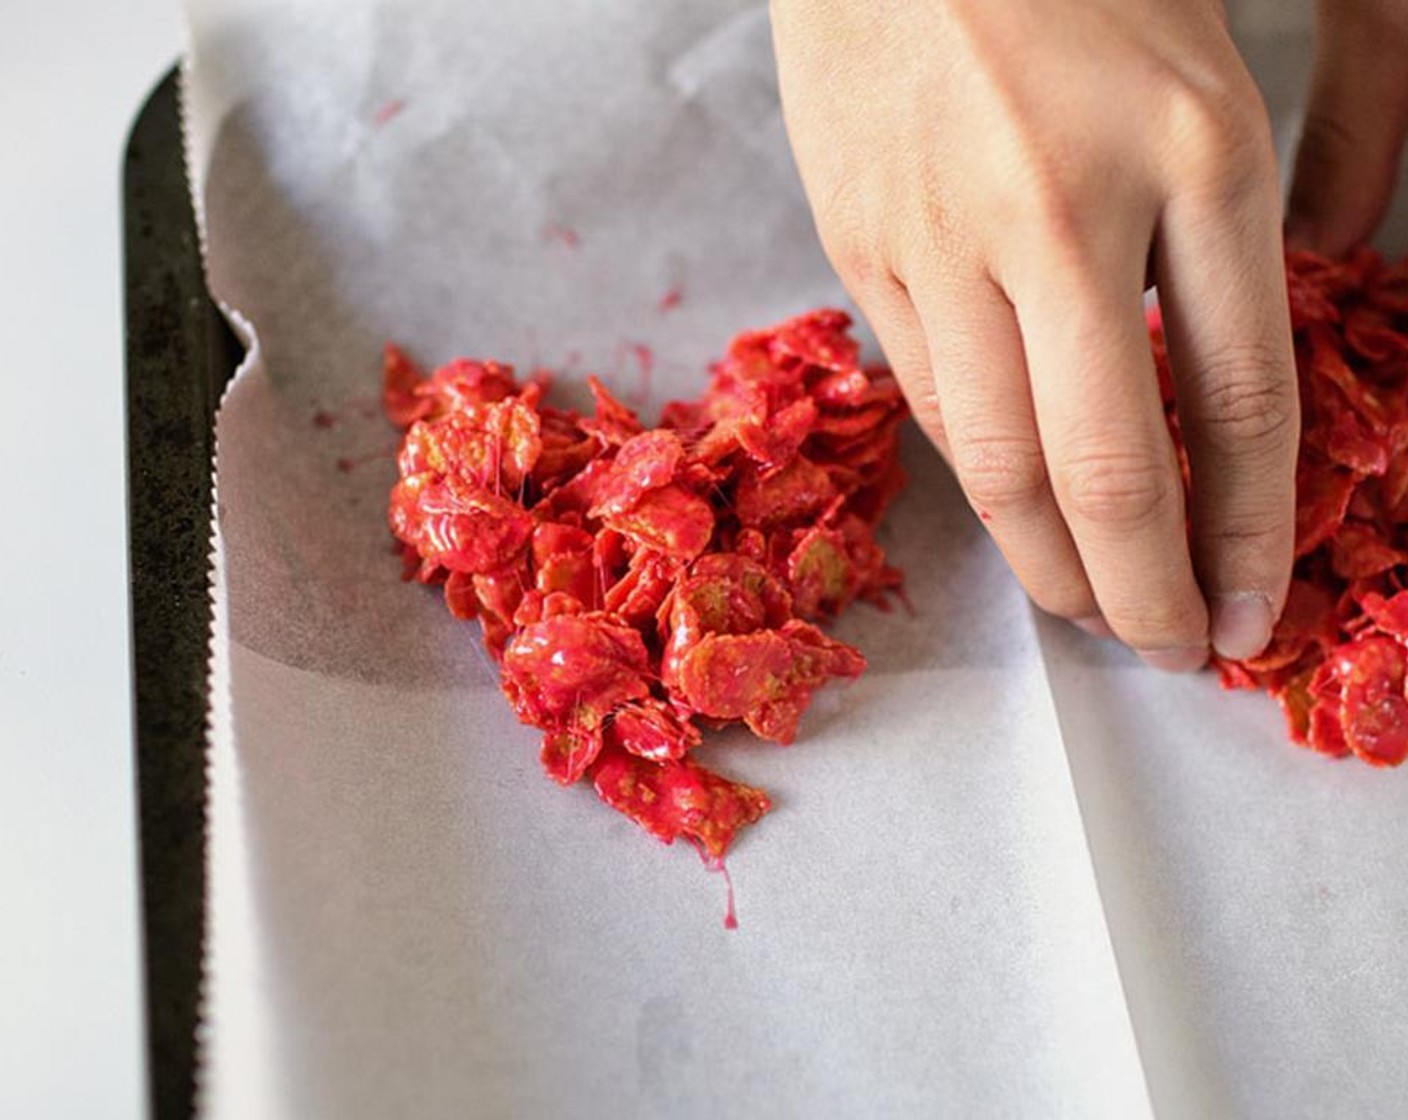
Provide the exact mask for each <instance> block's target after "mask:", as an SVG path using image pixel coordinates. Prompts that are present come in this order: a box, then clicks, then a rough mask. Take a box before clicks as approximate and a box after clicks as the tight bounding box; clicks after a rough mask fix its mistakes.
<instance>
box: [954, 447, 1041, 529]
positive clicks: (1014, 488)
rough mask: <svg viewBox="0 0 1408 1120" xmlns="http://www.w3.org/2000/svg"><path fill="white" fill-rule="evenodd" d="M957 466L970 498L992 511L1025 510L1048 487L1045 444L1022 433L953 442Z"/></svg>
mask: <svg viewBox="0 0 1408 1120" xmlns="http://www.w3.org/2000/svg"><path fill="white" fill-rule="evenodd" d="M953 455H954V469H955V470H956V471H957V472H958V477H959V478H960V479H961V480H962V482H963V488H964V490H966V491H967V493H968V498H969V500H970V501H971V502H972V503H973V504H974V505H975V506H977V507H978V508H979V509H981V510H985V511H987V512H989V513H992V514H995V515H996V514H1009V513H1016V514H1021V513H1023V512H1025V511H1027V510H1030V509H1031V508H1032V507H1033V506H1034V505H1035V504H1036V503H1038V502H1040V501H1041V500H1042V498H1043V497H1044V496H1045V494H1046V491H1047V485H1048V484H1047V475H1046V459H1045V457H1044V456H1043V455H1042V452H1041V445H1040V444H1039V443H1038V442H1037V440H1036V439H1035V438H1034V437H1033V438H1024V437H1021V436H978V437H973V436H969V437H967V438H965V439H962V440H958V441H956V442H955V443H954V444H953Z"/></svg>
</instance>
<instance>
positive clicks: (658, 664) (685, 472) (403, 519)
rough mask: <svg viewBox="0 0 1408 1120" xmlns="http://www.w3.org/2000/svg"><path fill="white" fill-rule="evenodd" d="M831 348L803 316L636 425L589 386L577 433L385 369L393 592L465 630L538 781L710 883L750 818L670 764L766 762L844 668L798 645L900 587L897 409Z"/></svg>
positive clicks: (713, 777)
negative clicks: (419, 597)
mask: <svg viewBox="0 0 1408 1120" xmlns="http://www.w3.org/2000/svg"><path fill="white" fill-rule="evenodd" d="M849 327H850V319H849V318H848V317H847V316H846V315H845V313H843V312H840V311H814V312H811V313H810V314H807V315H803V316H800V317H798V318H796V319H792V320H789V321H787V322H785V323H781V324H779V325H778V326H775V327H772V328H770V329H768V330H761V331H750V332H747V333H745V334H742V335H739V336H738V337H737V338H736V339H734V341H733V342H732V344H731V345H730V346H729V348H728V351H727V353H726V354H725V355H724V357H723V358H722V359H721V360H719V361H718V362H717V363H715V364H714V365H713V366H712V367H711V370H712V373H711V378H710V381H709V384H708V387H707V389H706V390H705V392H704V394H703V395H702V396H701V397H699V398H698V399H696V400H693V401H674V402H671V403H670V404H667V405H666V406H665V408H664V410H663V413H662V415H661V418H660V421H659V425H658V426H657V427H653V428H651V427H647V426H646V425H645V424H644V423H643V422H642V421H641V419H640V417H639V416H638V415H637V414H636V412H634V411H633V410H632V409H630V408H628V407H627V406H626V405H625V404H623V403H621V401H620V400H618V399H617V398H616V397H615V396H613V395H612V393H611V392H610V391H609V390H608V389H607V387H606V386H605V385H604V384H602V383H601V382H600V381H598V380H597V379H596V378H589V379H588V385H589V387H590V389H591V392H592V396H593V398H594V407H593V408H592V410H591V411H590V412H589V413H586V414H583V413H578V412H575V411H572V410H569V409H563V408H558V407H556V406H554V405H552V404H549V403H548V401H547V399H546V397H545V393H546V387H545V381H544V380H542V379H538V380H531V381H528V382H526V383H525V382H520V381H519V380H518V379H517V378H516V377H515V375H514V371H513V369H512V367H510V366H507V365H503V364H501V363H498V362H494V361H485V360H475V359H467V358H460V359H456V360H454V361H452V362H450V363H448V364H446V365H444V366H441V367H440V368H439V369H436V370H434V371H432V372H429V373H427V372H425V371H423V370H421V369H420V368H419V367H418V366H416V365H415V364H414V363H413V362H411V360H410V359H409V358H408V357H407V356H406V354H405V353H404V352H403V351H401V350H400V349H398V348H397V347H395V346H391V345H388V346H387V347H386V350H385V354H384V362H383V386H382V388H383V404H384V408H385V411H386V414H387V416H388V417H390V418H391V419H392V421H393V422H394V423H395V424H396V425H397V426H398V427H400V428H402V429H403V430H404V438H403V440H402V444H401V450H400V453H399V455H398V459H397V464H398V472H399V475H400V478H399V480H398V481H397V483H396V485H395V487H394V488H393V490H392V493H391V503H390V512H389V518H390V525H391V530H392V533H393V534H394V536H395V537H396V539H397V541H398V542H399V546H400V548H401V552H402V559H403V565H404V573H405V578H407V579H410V580H415V581H417V582H420V583H423V584H430V585H435V586H439V587H440V589H441V593H442V594H443V595H444V598H445V603H446V606H447V608H448V609H449V611H450V612H451V614H453V615H454V616H455V617H456V618H461V619H477V620H478V622H479V626H480V629H481V632H482V634H483V637H484V644H485V647H486V648H487V649H488V651H489V652H490V653H491V654H492V656H493V657H494V658H495V660H496V661H497V662H498V664H499V668H500V677H501V686H502V689H503V693H504V696H505V698H506V699H507V700H508V702H509V704H510V705H511V706H512V708H513V710H514V712H515V713H516V714H517V715H518V718H519V719H520V720H521V721H522V722H523V723H525V724H528V725H530V726H533V727H536V728H537V729H539V730H540V731H541V732H542V742H541V748H540V758H541V762H542V766H543V769H544V771H545V772H546V774H547V775H548V777H550V778H551V779H552V780H553V781H555V782H558V783H559V784H562V785H572V784H574V783H577V782H579V781H588V782H590V784H591V786H592V788H593V789H594V790H595V791H596V794H597V796H598V797H599V798H600V799H601V800H602V801H603V802H605V803H606V804H607V805H609V806H610V807H611V808H613V809H615V810H616V811H617V812H619V813H622V814H623V815H625V816H627V817H629V818H630V819H631V820H633V821H634V822H635V823H636V824H637V825H638V826H639V827H640V828H641V829H642V830H643V831H644V832H646V833H648V834H649V835H651V836H654V837H655V838H656V839H657V840H660V841H662V842H664V843H667V844H669V843H673V842H674V841H675V840H677V839H680V838H683V839H685V840H687V841H689V842H690V843H691V844H693V845H694V846H695V847H696V848H697V849H698V850H699V853H700V855H701V857H703V859H704V860H705V862H706V864H707V865H708V866H710V867H711V868H714V869H716V870H719V871H721V872H722V871H723V859H724V857H725V855H726V854H727V852H728V850H729V848H730V845H731V844H732V843H733V841H734V839H735V837H736V836H737V835H738V833H739V831H740V830H742V829H744V828H745V827H747V826H748V825H749V824H752V823H753V822H755V821H756V820H758V818H760V817H761V816H763V815H764V814H765V813H766V812H767V811H768V810H769V808H770V807H771V801H770V800H769V798H768V796H767V794H766V793H764V792H763V791H762V790H760V789H755V788H753V787H752V786H749V785H746V784H744V783H741V782H737V781H734V780H732V779H730V778H726V777H724V776H722V775H720V774H716V773H714V772H713V771H711V770H708V769H706V768H705V767H703V766H701V765H700V764H699V763H698V762H697V761H696V760H695V757H694V752H695V749H696V748H697V747H698V746H699V745H700V744H701V743H702V742H703V738H704V735H703V732H704V730H705V729H712V728H717V727H720V726H723V725H727V724H739V725H742V726H745V727H747V728H748V729H749V730H751V731H752V732H753V734H754V735H756V736H757V737H758V738H760V739H764V740H769V741H772V742H775V743H779V744H787V743H791V742H792V741H793V740H794V739H795V738H796V737H797V736H798V733H799V729H800V723H801V720H802V716H803V714H804V713H805V711H806V709H807V707H808V706H809V704H810V703H811V698H812V695H813V693H814V692H815V691H816V690H817V689H818V688H822V687H824V686H825V685H826V684H828V683H829V682H830V681H833V680H846V679H851V678H854V677H856V676H859V675H860V673H861V672H862V671H863V670H864V669H865V658H864V657H863V656H862V655H861V653H860V651H858V650H856V649H855V648H853V647H852V646H849V645H847V644H846V643H844V642H841V641H838V640H837V639H835V638H833V637H831V636H830V635H828V634H827V633H826V632H825V631H824V630H823V629H821V626H820V624H824V623H826V622H828V621H829V620H830V619H832V618H834V617H835V616H836V615H837V614H838V613H839V612H840V611H842V610H844V609H845V608H846V606H847V605H849V604H850V603H852V602H854V601H856V600H858V599H859V600H864V601H866V602H868V603H871V604H874V605H877V606H882V607H883V606H885V605H887V604H888V603H889V601H890V599H891V598H892V597H893V596H894V595H896V594H897V593H898V592H899V591H900V586H901V577H900V573H899V571H898V570H897V569H895V568H894V567H893V566H891V565H890V564H889V563H888V562H887V561H886V559H885V553H884V550H883V548H882V547H881V546H880V544H879V543H878V541H877V540H876V539H875V528H876V526H877V525H878V523H879V522H880V520H881V518H882V516H883V515H884V512H885V510H886V507H887V506H888V505H889V503H890V501H891V499H893V498H894V496H895V495H896V494H897V493H898V492H899V490H900V489H901V487H902V486H903V485H904V475H903V473H902V471H901V469H900V466H899V461H898V428H899V424H900V421H901V420H902V419H903V418H904V416H905V415H906V409H905V405H904V400H903V397H902V396H901V393H900V390H899V386H898V384H897V383H896V382H895V380H894V378H893V377H892V376H891V375H890V373H889V372H888V371H887V370H883V369H876V368H867V367H863V366H861V365H860V363H859V354H858V347H857V344H856V343H855V341H854V340H853V339H852V338H851V337H850V334H849ZM629 345H630V352H631V353H632V354H633V356H634V358H635V362H636V365H637V366H638V367H639V369H640V370H641V371H642V374H643V375H645V376H647V377H648V375H649V372H650V370H651V369H652V367H653V363H654V355H653V353H652V352H651V350H650V348H649V347H647V346H645V345H643V344H636V343H632V344H629ZM724 874H725V881H726V882H728V880H727V873H726V872H725V873H724ZM729 898H730V903H729V913H728V917H727V918H726V920H725V924H726V925H727V926H728V927H729V928H733V927H734V926H735V925H736V924H737V920H736V917H735V916H734V914H733V904H732V885H731V883H729Z"/></svg>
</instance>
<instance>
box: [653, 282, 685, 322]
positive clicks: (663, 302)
mask: <svg viewBox="0 0 1408 1120" xmlns="http://www.w3.org/2000/svg"><path fill="white" fill-rule="evenodd" d="M683 302H684V289H683V288H681V287H680V286H679V285H678V284H677V285H675V286H674V287H673V288H671V289H669V291H667V292H666V293H665V294H664V295H663V296H661V297H660V302H659V303H657V304H656V305H655V310H656V311H658V312H660V314H662V315H663V314H665V312H667V311H673V310H675V308H677V307H679V305H680V304H681V303H683Z"/></svg>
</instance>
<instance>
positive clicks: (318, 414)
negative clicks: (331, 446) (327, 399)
mask: <svg viewBox="0 0 1408 1120" xmlns="http://www.w3.org/2000/svg"><path fill="white" fill-rule="evenodd" d="M336 424H337V413H335V412H329V411H328V410H327V409H325V408H320V409H317V410H316V411H315V412H314V413H313V427H315V428H320V429H322V430H324V431H326V430H327V429H328V428H331V427H333V426H335V425H336Z"/></svg>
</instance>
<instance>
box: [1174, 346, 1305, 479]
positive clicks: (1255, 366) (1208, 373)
mask: <svg viewBox="0 0 1408 1120" xmlns="http://www.w3.org/2000/svg"><path fill="white" fill-rule="evenodd" d="M1202 374H1203V376H1202V380H1203V381H1204V387H1203V390H1202V394H1201V396H1202V401H1201V403H1200V405H1199V409H1198V411H1199V415H1198V417H1197V420H1198V426H1199V427H1201V429H1202V435H1203V438H1205V439H1207V440H1208V442H1209V443H1210V444H1212V446H1213V447H1214V448H1215V449H1216V450H1219V451H1225V452H1236V451H1245V450H1248V449H1251V450H1256V449H1258V448H1262V447H1281V446H1283V445H1287V446H1288V445H1291V444H1293V442H1294V436H1295V433H1296V432H1297V431H1298V430H1299V428H1300V400H1299V393H1298V391H1297V389H1296V386H1295V383H1294V382H1293V381H1292V380H1291V378H1290V376H1289V372H1288V370H1287V366H1286V362H1285V360H1284V359H1283V357H1282V355H1281V354H1280V353H1279V352H1278V351H1275V350H1274V349H1272V348H1271V347H1268V346H1264V345H1260V344H1248V345H1244V346H1238V347H1234V348H1230V349H1228V350H1225V351H1223V352H1222V353H1221V354H1219V355H1218V356H1217V357H1216V358H1215V359H1212V360H1211V361H1209V362H1207V363H1206V365H1205V367H1204V369H1203V371H1202Z"/></svg>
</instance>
